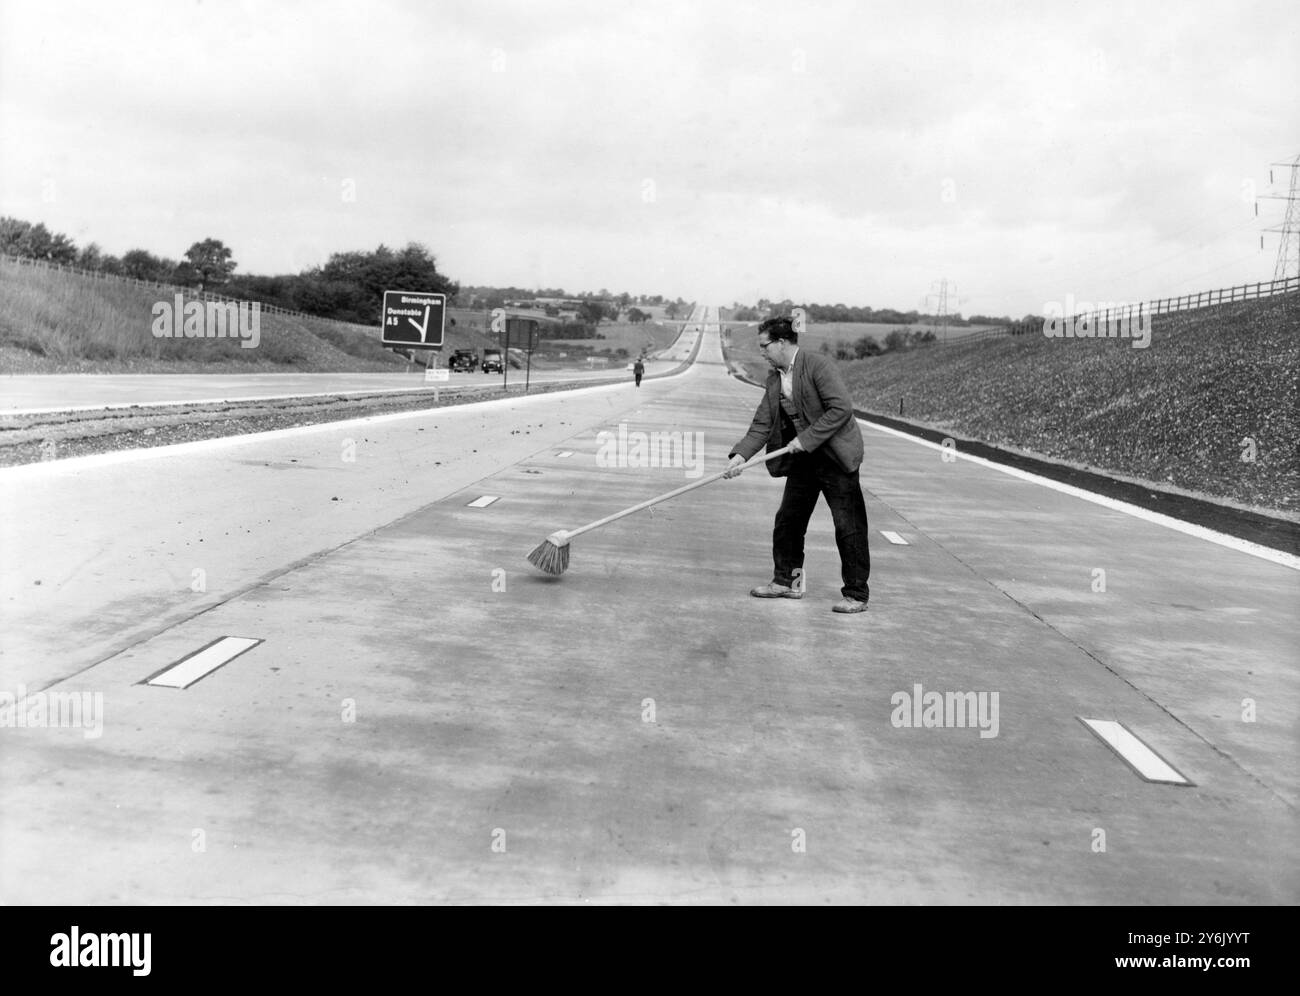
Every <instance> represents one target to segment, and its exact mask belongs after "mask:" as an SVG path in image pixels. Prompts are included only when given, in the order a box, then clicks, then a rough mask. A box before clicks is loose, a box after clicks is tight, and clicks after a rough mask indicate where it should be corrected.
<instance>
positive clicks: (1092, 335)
mask: <svg viewBox="0 0 1300 996" xmlns="http://www.w3.org/2000/svg"><path fill="white" fill-rule="evenodd" d="M1043 314H1044V315H1046V317H1045V318H1044V319H1043V335H1045V336H1047V338H1049V339H1130V340H1132V341H1131V342H1130V343H1129V345H1131V346H1132V347H1133V348H1134V349H1146V348H1147V347H1148V346H1150V345H1151V305H1150V304H1142V303H1137V304H1130V303H1129V302H1127V301H1098V302H1096V303H1093V302H1091V301H1075V300H1074V295H1073V294H1067V295H1065V301H1064V303H1062V302H1061V301H1048V302H1047V303H1046V304H1044V305H1043Z"/></svg>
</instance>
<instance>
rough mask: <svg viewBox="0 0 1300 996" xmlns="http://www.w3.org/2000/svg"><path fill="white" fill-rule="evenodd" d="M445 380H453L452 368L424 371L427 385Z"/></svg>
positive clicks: (432, 368) (431, 368)
mask: <svg viewBox="0 0 1300 996" xmlns="http://www.w3.org/2000/svg"><path fill="white" fill-rule="evenodd" d="M445 380H451V368H450V367H429V368H428V369H427V370H425V371H424V382H425V383H426V384H437V383H439V382H440V381H445Z"/></svg>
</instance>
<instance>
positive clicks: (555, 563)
mask: <svg viewBox="0 0 1300 996" xmlns="http://www.w3.org/2000/svg"><path fill="white" fill-rule="evenodd" d="M789 452H790V447H789V446H782V447H781V448H780V449H779V450H773V451H772V452H771V453H760V454H759V455H758V456H756V457H753V458H752V459H750V460H748V461H746V462H745V463H742V464H741V465H740V467H739V469H740V470H744V469H745V468H746V467H753V466H754V465H756V464H760V463H766V462H767V461H768V460H772V459H775V458H776V457H779V456H783V455H784V454H786V453H789ZM726 473H727V472H726V471H725V470H720V471H718V473H716V474H713V475H711V476H709V477H703V478H701V479H700V480H698V481H692V482H691V483H690V484H684V485H682V487H680V488H677V489H676V490H674V491H669V492H668V493H667V494H663V495H660V496H659V497H658V498H651V499H649V500H648V501H643V502H641V503H640V504H639V505H633V506H632V507H631V508H625V509H623V511H621V512H615V513H614V514H613V515H607V516H605V518H603V519H597V520H596V521H595V522H589V523H587V524H586V525H585V526H579V527H578V528H577V529H561V530H559V531H558V532H554V533H551V535H550V536H548V537H546V539H545V541H543V543H542V545H541V546H539V547H538V548H537V549H536V550H534V551H533V552H532V553H530V554H529V555H528V562H529V563H530V564H532V565H533V566H534V567H537V568H540V569H541V570H543V571H545V572H546V573H547V574H556V575H559V574H563V573H564V572H565V571H567V570H568V569H569V541H570V540H572V539H573V538H574V537H575V536H581V535H582V534H583V533H586V532H590V531H591V530H593V529H598V528H599V527H601V526H604V525H608V524H609V523H611V522H613V521H614V520H615V519H621V518H623V516H625V515H631V514H632V513H633V512H640V511H641V510H642V509H646V508H649V507H650V506H651V505H658V504H659V503H660V502H661V501H667V500H668V499H669V498H676V497H677V496H678V495H683V494H685V493H686V492H687V491H693V490H694V489H696V488H702V487H704V485H706V484H712V483H713V482H714V481H717V480H720V479H721V478H722V477H723V476H724V475H725V474H726Z"/></svg>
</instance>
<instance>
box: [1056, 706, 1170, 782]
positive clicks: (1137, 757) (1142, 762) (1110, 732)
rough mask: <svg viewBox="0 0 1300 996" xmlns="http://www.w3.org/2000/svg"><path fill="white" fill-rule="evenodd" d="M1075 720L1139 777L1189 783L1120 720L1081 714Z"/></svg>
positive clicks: (1153, 780) (1154, 780) (1148, 779)
mask: <svg viewBox="0 0 1300 996" xmlns="http://www.w3.org/2000/svg"><path fill="white" fill-rule="evenodd" d="M1079 721H1080V722H1081V723H1083V725H1084V726H1086V727H1088V729H1090V730H1092V732H1093V733H1095V734H1096V735H1097V736H1098V737H1100V738H1101V741H1102V742H1103V743H1104V744H1105V745H1106V746H1107V747H1109V748H1110V749H1111V750H1113V751H1114V752H1115V753H1116V754H1118V755H1119V756H1120V757H1122V758H1123V759H1124V760H1125V761H1126V762H1127V763H1128V766H1129V767H1130V768H1132V769H1133V770H1134V771H1136V772H1137V773H1138V775H1139V776H1140V777H1141V778H1144V779H1146V780H1147V781H1149V782H1160V783H1161V784H1163V785H1191V784H1192V783H1191V782H1190V781H1188V780H1187V779H1186V778H1184V777H1183V776H1182V775H1181V774H1179V772H1178V770H1177V769H1176V768H1175V767H1174V766H1173V765H1172V764H1170V763H1169V762H1168V761H1166V760H1165V759H1164V758H1163V757H1161V756H1160V755H1159V754H1157V753H1156V752H1155V751H1153V750H1152V749H1151V748H1150V747H1148V746H1147V745H1146V744H1145V743H1143V742H1142V741H1141V740H1140V739H1138V737H1137V736H1136V735H1135V734H1134V733H1133V732H1132V731H1131V730H1129V728H1128V727H1126V726H1125V725H1124V724H1123V723H1119V722H1116V721H1115V720H1113V719H1084V718H1083V717H1082V716H1080V717H1079Z"/></svg>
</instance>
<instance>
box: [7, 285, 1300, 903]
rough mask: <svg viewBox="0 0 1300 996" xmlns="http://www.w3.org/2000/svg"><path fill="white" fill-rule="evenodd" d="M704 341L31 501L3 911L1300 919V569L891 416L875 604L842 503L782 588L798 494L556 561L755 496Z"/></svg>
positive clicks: (12, 597)
mask: <svg viewBox="0 0 1300 996" xmlns="http://www.w3.org/2000/svg"><path fill="white" fill-rule="evenodd" d="M693 317H694V318H696V319H697V320H698V321H699V323H700V324H702V325H703V328H704V331H703V333H702V334H703V336H704V342H703V347H702V351H701V356H700V360H699V362H698V363H697V364H696V365H695V366H694V367H693V368H692V369H691V370H690V371H689V372H687V373H685V374H683V375H680V376H677V377H674V378H668V379H662V380H657V381H647V382H645V384H643V386H642V387H641V388H640V389H637V388H635V387H633V386H632V385H631V383H627V384H621V385H616V386H611V387H602V388H593V389H590V390H586V391H582V392H577V393H566V394H558V395H557V394H552V395H545V396H540V397H533V398H527V399H522V398H514V399H503V400H498V401H492V402H486V403H483V404H478V405H472V406H466V407H458V408H453V409H445V410H440V411H433V412H418V413H409V414H402V415H398V416H391V417H385V418H372V419H367V420H358V421H356V422H352V423H341V424H340V423H335V424H330V425H320V426H312V427H309V428H305V429H297V430H292V431H290V432H286V433H268V434H263V435H255V436H246V437H239V438H237V439H232V440H224V441H216V442H209V443H202V444H195V445H191V446H184V447H176V448H172V449H169V450H157V451H144V452H141V453H135V454H110V455H107V456H104V457H94V458H87V459H85V460H77V459H73V460H67V461H56V462H52V463H44V464H35V465H31V466H26V467H17V468H10V469H5V470H0V495H2V496H3V501H4V506H5V508H6V509H7V510H8V514H7V515H6V516H5V517H4V520H3V526H2V527H0V542H2V543H3V568H2V569H0V570H2V574H0V605H3V607H4V616H3V619H2V620H0V622H2V623H3V633H4V637H3V645H2V649H3V654H2V655H0V705H3V703H4V702H5V699H4V698H3V697H2V696H3V695H8V696H9V698H10V699H12V700H13V702H14V708H11V709H10V713H9V716H10V718H11V719H13V718H14V717H15V716H16V715H18V714H19V711H18V710H17V708H16V707H17V706H18V704H19V703H20V702H24V701H25V703H26V705H25V710H26V711H25V712H21V715H23V716H25V717H26V719H27V720H28V722H26V723H25V725H22V726H18V725H12V724H11V725H7V726H4V727H0V752H2V753H3V761H2V764H0V901H4V902H9V903H78V904H81V903H86V904H100V903H221V904H226V903H268V902H269V903H312V904H319V903H488V902H490V903H585V902H594V903H630V902H669V903H683V904H690V903H788V902H808V903H850V902H867V903H908V904H919V903H925V904H932V903H1120V904H1135V905H1142V904H1170V903H1179V904H1182V903H1186V904H1198V905H1201V904H1206V905H1208V904H1258V903H1288V904H1289V903H1295V902H1296V901H1297V899H1300V861H1297V858H1298V857H1300V838H1298V835H1297V829H1298V825H1297V806H1298V805H1300V783H1298V779H1297V772H1296V764H1295V759H1296V757H1297V740H1298V734H1297V723H1296V715H1297V699H1298V698H1300V695H1298V694H1297V693H1298V692H1300V682H1297V678H1296V663H1297V661H1296V657H1297V646H1300V639H1298V636H1300V633H1298V632H1297V631H1298V629H1300V624H1298V623H1297V621H1296V616H1297V614H1296V612H1295V607H1296V604H1297V595H1298V594H1300V582H1298V579H1300V572H1297V570H1296V567H1295V565H1292V564H1289V563H1286V562H1274V561H1270V560H1266V559H1263V558H1260V557H1257V556H1253V555H1252V554H1250V553H1249V552H1244V551H1242V550H1240V549H1236V548H1233V547H1232V546H1224V545H1218V544H1215V543H1210V542H1206V541H1205V540H1203V539H1199V538H1196V537H1193V536H1189V535H1185V534H1183V533H1180V532H1176V531H1173V530H1171V529H1167V528H1165V527H1163V526H1161V525H1159V524H1156V523H1153V522H1150V521H1148V520H1146V519H1144V518H1141V517H1138V516H1135V515H1130V514H1127V513H1125V512H1123V511H1120V510H1115V509H1112V508H1106V507H1103V506H1100V505H1097V504H1094V503H1091V502H1088V501H1085V500H1082V499H1080V498H1078V497H1075V496H1072V495H1069V494H1064V493H1062V492H1061V491H1059V490H1055V489H1052V488H1050V487H1046V486H1043V485H1041V484H1039V483H1035V482H1033V481H1029V480H1025V479H1023V478H1018V477H1014V476H1010V475H1007V474H1003V473H1001V472H999V471H997V470H995V469H990V468H988V467H986V466H982V465H979V464H977V463H974V462H970V461H966V460H964V459H958V460H956V461H953V462H945V460H944V459H943V455H942V454H940V453H938V452H936V451H935V450H934V449H933V448H930V447H927V446H923V445H919V444H917V443H915V442H913V441H910V440H906V439H901V438H898V437H897V436H895V435H891V434H887V433H883V432H878V431H875V430H872V429H865V430H864V431H865V434H866V440H867V458H866V463H865V465H864V468H863V487H864V491H865V493H866V497H867V508H868V514H869V517H870V521H871V524H872V529H873V536H872V555H873V572H872V599H871V609H870V611H869V612H867V613H864V614H861V615H857V616H838V615H834V614H832V613H831V611H830V608H831V605H832V604H833V603H834V601H835V600H836V599H837V598H838V597H839V592H838V588H839V581H838V577H837V575H838V559H837V555H836V551H835V545H834V538H833V534H832V532H831V527H830V518H829V514H828V512H827V511H826V509H825V506H824V505H822V506H821V507H820V508H819V509H818V512H817V513H816V515H815V516H814V519H813V524H812V527H811V529H810V533H809V537H808V554H807V564H806V566H807V572H808V577H809V582H808V594H807V596H806V597H805V598H804V599H802V600H799V601H795V600H777V601H765V600H758V599H754V598H751V597H749V595H748V594H747V592H748V589H749V588H750V587H751V586H752V585H754V584H758V583H762V582H765V581H767V580H768V579H769V578H770V576H771V565H770V548H771V532H770V531H771V523H772V516H773V513H774V512H775V509H776V505H777V502H778V500H779V496H780V484H779V482H777V481H774V480H773V479H771V478H770V477H769V476H768V475H767V474H766V472H765V471H763V470H761V469H755V470H750V471H747V472H746V473H745V474H743V475H742V476H740V477H739V478H736V479H734V480H730V481H719V482H717V483H714V484H710V485H708V486H706V487H703V488H701V489H698V490H696V491H693V492H691V493H690V494H688V495H684V496H682V497H680V498H678V499H674V500H673V501H670V502H668V503H665V504H663V505H660V506H657V507H656V508H655V509H654V510H653V511H647V512H644V513H640V514H638V515H634V516H630V517H628V518H625V519H622V520H619V521H618V522H615V523H612V524H611V525H609V526H606V527H604V528H602V529H598V530H595V531H593V532H590V533H587V534H585V535H583V536H581V537H578V538H577V539H575V540H574V541H573V544H572V560H571V566H570V569H569V570H568V572H567V573H566V574H564V575H563V576H561V577H558V578H554V577H549V576H545V575H541V574H540V573H538V572H537V571H536V570H534V569H533V568H532V567H531V566H530V565H529V564H528V563H526V562H525V559H524V558H525V556H526V555H527V553H528V552H529V551H530V550H531V549H532V548H533V547H534V546H536V545H537V544H539V543H540V542H541V541H542V540H543V539H544V538H545V537H546V536H547V535H548V534H549V533H551V532H552V531H553V530H556V529H559V528H562V527H563V528H573V527H576V526H578V525H581V524H583V523H586V522H589V521H592V520H595V519H597V518H600V517H602V516H604V515H607V514H609V513H610V512H613V511H617V510H619V509H622V508H625V507H628V506H630V505H632V504H634V503H636V502H638V501H641V500H643V499H645V498H648V497H651V496H654V495H656V494H660V493H663V492H666V491H668V490H671V489H672V488H675V487H678V486H680V485H682V484H684V483H688V482H689V481H691V480H698V479H699V478H700V476H701V475H707V474H709V473H712V472H714V471H717V470H720V469H721V468H722V467H723V465H724V464H725V461H726V457H727V454H728V451H729V448H730V446H731V445H732V444H733V443H734V442H735V441H736V440H738V439H739V438H740V437H741V435H743V433H744V430H745V427H746V425H747V424H748V421H749V418H750V416H751V414H752V411H753V407H754V405H755V404H756V402H757V397H758V395H757V392H756V391H755V390H754V389H753V388H752V387H749V386H746V385H743V384H741V383H739V382H737V381H734V380H732V379H730V378H728V377H727V375H726V374H725V371H724V368H723V366H722V364H721V356H720V353H719V349H718V338H717V331H716V325H711V324H710V321H713V322H716V311H715V310H714V309H708V311H707V312H702V313H697V315H696V316H693ZM656 434H657V435H656ZM651 454H653V456H654V458H653V459H652V458H651ZM886 533H888V534H891V535H890V536H886V535H885V534H886ZM225 637H234V638H244V639H246V640H247V641H249V642H248V643H244V644H240V645H238V647H237V648H233V649H243V652H242V653H240V654H239V655H238V656H234V657H233V659H231V660H229V662H228V663H225V664H224V665H223V666H220V667H219V668H217V669H216V670H212V671H210V672H209V673H207V674H206V676H203V677H201V678H199V679H198V680H196V681H195V682H194V683H192V684H189V685H188V687H184V688H180V687H167V686H165V685H157V684H148V683H145V682H146V679H149V678H151V677H153V676H160V678H159V679H158V680H162V681H166V680H168V676H169V675H171V674H173V672H172V671H170V670H169V669H170V668H171V666H172V665H174V664H176V663H177V662H179V661H182V660H184V659H186V658H191V661H192V659H193V655H195V654H196V652H198V651H200V650H201V649H202V648H204V647H205V646H207V645H209V644H213V643H214V642H215V641H219V640H221V639H222V638H225ZM254 641H256V642H254ZM250 645H251V649H250V648H249V647H250ZM222 646H224V645H222ZM232 652H233V650H232ZM936 693H937V695H938V700H937V701H938V702H939V703H940V705H939V707H938V708H937V709H936V708H932V707H933V706H934V703H935V701H936V700H935V698H934V696H935V695H936ZM24 696H25V699H24ZM56 696H57V698H56ZM74 696H75V697H74ZM38 705H40V706H41V708H38ZM966 706H969V709H968V710H967V709H966V708H965V707H966ZM74 707H78V708H79V709H80V711H79V713H78V714H76V715H74V712H76V711H77V710H76V709H74ZM959 707H960V708H959ZM42 717H43V718H42ZM1084 719H1094V720H1110V721H1116V722H1118V723H1121V724H1123V728H1124V729H1126V730H1127V731H1128V732H1129V734H1131V735H1132V737H1133V738H1135V739H1136V740H1138V741H1140V742H1141V743H1144V744H1145V745H1147V747H1149V748H1150V749H1151V750H1152V751H1154V752H1155V754H1156V755H1158V757H1159V758H1161V759H1163V760H1164V761H1165V762H1167V764H1168V765H1169V766H1170V768H1171V769H1172V770H1174V771H1175V772H1176V773H1177V774H1178V775H1179V776H1181V777H1182V778H1183V779H1185V780H1186V782H1187V783H1188V784H1183V785H1175V784H1164V783H1159V782H1153V781H1148V780H1146V779H1144V778H1143V777H1141V776H1140V775H1139V774H1138V773H1137V772H1136V770H1135V768H1134V767H1132V766H1131V765H1130V763H1129V762H1128V761H1126V760H1125V759H1124V757H1122V756H1121V755H1120V754H1119V753H1117V752H1116V750H1113V749H1111V748H1110V747H1108V746H1107V745H1106V744H1105V743H1104V742H1103V741H1102V740H1101V739H1100V738H1099V737H1098V736H1097V735H1096V734H1094V733H1093V732H1092V731H1091V730H1090V729H1089V728H1088V727H1087V726H1085V725H1084V723H1083V722H1082V721H1081V720H1084ZM917 721H919V722H917Z"/></svg>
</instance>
